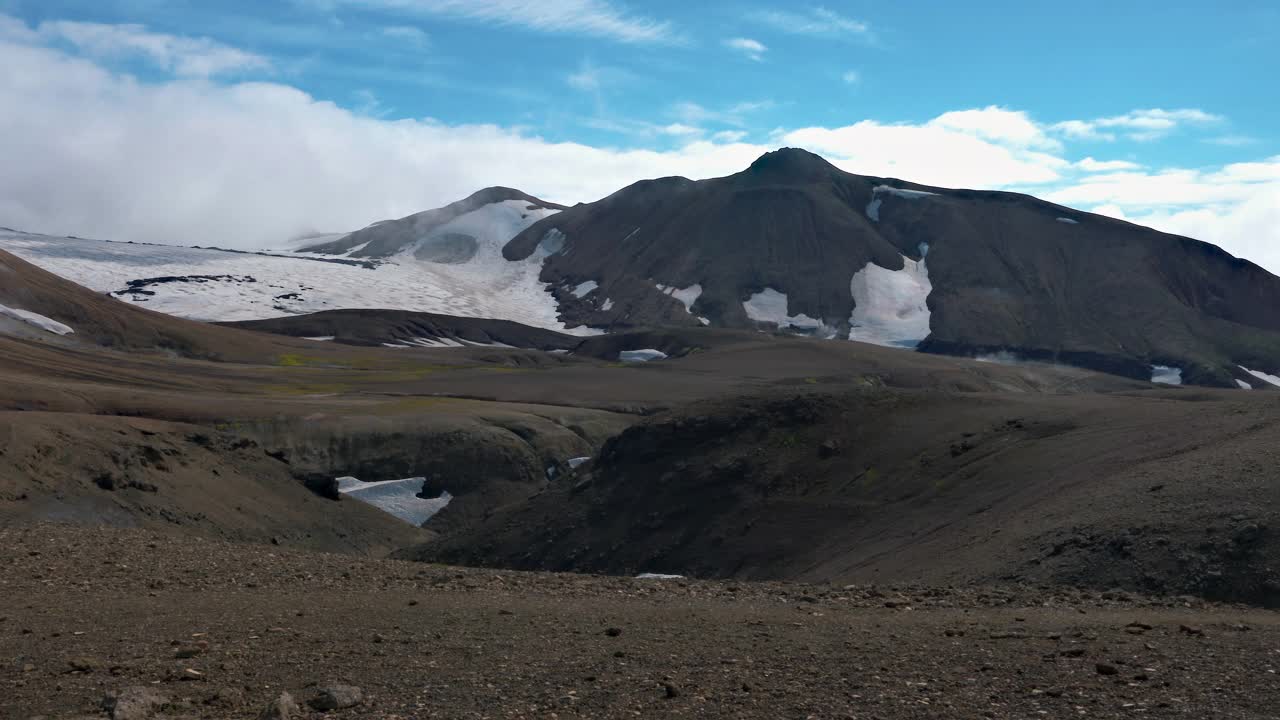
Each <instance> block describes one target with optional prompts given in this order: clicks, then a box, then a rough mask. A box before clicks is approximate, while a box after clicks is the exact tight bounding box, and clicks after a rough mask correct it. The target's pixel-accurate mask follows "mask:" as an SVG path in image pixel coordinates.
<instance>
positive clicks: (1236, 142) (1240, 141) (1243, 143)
mask: <svg viewBox="0 0 1280 720" xmlns="http://www.w3.org/2000/svg"><path fill="white" fill-rule="evenodd" d="M1204 142H1207V143H1209V144H1210V145H1221V146H1223V147H1248V146H1250V145H1257V144H1258V143H1259V142H1260V141H1259V140H1258V138H1256V137H1250V136H1248V135H1220V136H1218V137H1211V138H1207V139H1206V140H1205V141H1204Z"/></svg>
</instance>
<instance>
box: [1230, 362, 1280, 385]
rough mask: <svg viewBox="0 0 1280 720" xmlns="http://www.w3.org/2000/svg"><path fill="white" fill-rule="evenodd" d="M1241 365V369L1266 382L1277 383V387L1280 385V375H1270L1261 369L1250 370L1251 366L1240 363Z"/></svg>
mask: <svg viewBox="0 0 1280 720" xmlns="http://www.w3.org/2000/svg"><path fill="white" fill-rule="evenodd" d="M1239 367H1240V369H1241V370H1243V371H1245V372H1247V373H1249V374H1250V375H1252V376H1254V377H1256V378H1258V379H1259V380H1261V381H1263V382H1265V383H1270V384H1272V385H1275V386H1276V387H1280V377H1277V376H1275V375H1269V374H1267V373H1264V372H1262V371H1261V370H1250V369H1249V368H1247V367H1245V366H1243V365H1240V366H1239Z"/></svg>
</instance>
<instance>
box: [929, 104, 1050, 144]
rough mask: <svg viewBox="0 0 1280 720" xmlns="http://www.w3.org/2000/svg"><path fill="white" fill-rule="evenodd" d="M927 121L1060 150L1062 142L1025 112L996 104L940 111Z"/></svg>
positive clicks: (999, 139)
mask: <svg viewBox="0 0 1280 720" xmlns="http://www.w3.org/2000/svg"><path fill="white" fill-rule="evenodd" d="M929 124H930V125H932V126H934V127H939V128H946V129H948V130H954V131H956V132H961V133H966V134H970V135H975V136H977V137H980V138H984V139H986V140H992V141H995V142H999V143H1003V144H1008V145H1013V146H1017V147H1028V148H1042V149H1048V150H1060V149H1061V148H1062V143H1061V142H1059V141H1058V140H1056V139H1053V138H1051V137H1049V136H1048V135H1047V134H1045V131H1044V128H1042V127H1041V126H1040V125H1038V124H1037V123H1035V122H1033V121H1032V120H1031V118H1030V116H1028V115H1027V114H1026V113H1025V112H1022V111H1018V110H1006V109H1005V108H1002V107H997V106H995V105H992V106H989V107H985V108H981V109H977V110H956V111H952V112H948V113H943V114H942V115H939V116H938V117H936V118H934V119H933V120H931V121H929Z"/></svg>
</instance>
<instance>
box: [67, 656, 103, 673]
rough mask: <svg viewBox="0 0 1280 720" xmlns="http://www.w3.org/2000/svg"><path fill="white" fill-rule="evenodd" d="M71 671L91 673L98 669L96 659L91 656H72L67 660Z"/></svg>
mask: <svg viewBox="0 0 1280 720" xmlns="http://www.w3.org/2000/svg"><path fill="white" fill-rule="evenodd" d="M67 665H68V666H69V667H70V668H71V672H83V673H91V672H93V671H94V670H97V669H98V665H99V663H98V661H97V660H95V659H93V658H91V657H73V658H71V659H70V660H67Z"/></svg>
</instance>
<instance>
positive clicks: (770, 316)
mask: <svg viewBox="0 0 1280 720" xmlns="http://www.w3.org/2000/svg"><path fill="white" fill-rule="evenodd" d="M787 307H788V300H787V294H786V293H783V292H778V291H777V290H774V289H773V288H771V287H767V288H765V289H764V290H761V291H760V292H758V293H755V294H753V295H752V296H751V297H750V298H748V299H747V301H746V302H744V303H742V309H743V310H744V311H746V313H747V317H748V318H750V319H752V320H755V321H756V322H763V323H772V324H774V325H777V326H778V329H779V330H782V329H785V328H794V329H796V330H800V331H802V332H807V333H813V334H815V335H823V336H826V335H827V334H829V333H828V331H829V328H828V327H827V324H826V323H824V322H823V321H821V320H818V319H816V318H811V317H809V316H808V315H805V314H804V313H800V314H798V315H788V314H787ZM699 319H700V320H701V318H699ZM703 324H706V323H703Z"/></svg>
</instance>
